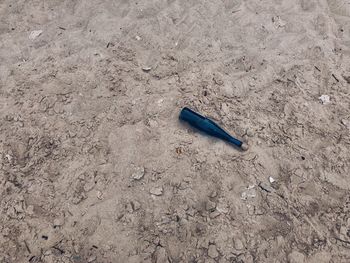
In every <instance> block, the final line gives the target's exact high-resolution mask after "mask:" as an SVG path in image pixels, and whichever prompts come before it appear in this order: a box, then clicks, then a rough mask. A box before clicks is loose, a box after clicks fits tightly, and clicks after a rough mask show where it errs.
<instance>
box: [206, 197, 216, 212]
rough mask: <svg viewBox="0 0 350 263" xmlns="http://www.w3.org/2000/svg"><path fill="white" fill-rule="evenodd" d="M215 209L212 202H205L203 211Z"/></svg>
mask: <svg viewBox="0 0 350 263" xmlns="http://www.w3.org/2000/svg"><path fill="white" fill-rule="evenodd" d="M215 208H216V204H215V203H214V202H212V201H210V200H208V201H207V202H206V204H205V209H206V210H207V211H211V212H212V211H214V210H215Z"/></svg>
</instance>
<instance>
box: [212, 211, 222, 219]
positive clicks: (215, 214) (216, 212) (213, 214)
mask: <svg viewBox="0 0 350 263" xmlns="http://www.w3.org/2000/svg"><path fill="white" fill-rule="evenodd" d="M220 214H221V213H220V212H219V211H214V212H211V213H210V215H209V217H210V218H211V219H214V218H216V217H218V216H219V215H220Z"/></svg>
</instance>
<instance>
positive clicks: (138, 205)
mask: <svg viewBox="0 0 350 263" xmlns="http://www.w3.org/2000/svg"><path fill="white" fill-rule="evenodd" d="M131 205H132V206H133V207H134V210H135V211H137V210H139V209H140V208H141V204H140V203H139V202H138V201H132V202H131Z"/></svg>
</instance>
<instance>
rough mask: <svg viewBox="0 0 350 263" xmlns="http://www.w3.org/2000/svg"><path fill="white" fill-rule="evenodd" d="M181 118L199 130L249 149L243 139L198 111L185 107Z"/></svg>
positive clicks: (243, 148)
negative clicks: (234, 135) (239, 138)
mask: <svg viewBox="0 0 350 263" xmlns="http://www.w3.org/2000/svg"><path fill="white" fill-rule="evenodd" d="M180 120H183V121H186V122H188V123H189V124H190V125H191V126H193V127H195V128H197V129H198V130H200V131H202V132H204V133H206V134H209V135H211V136H214V137H217V138H220V139H222V140H225V141H227V142H229V143H232V144H233V145H235V146H237V147H239V148H241V149H242V150H247V149H248V146H247V144H245V143H243V142H242V141H240V140H238V139H236V138H234V137H233V136H231V135H230V134H229V133H227V132H226V131H225V130H224V129H222V128H221V127H220V126H219V125H217V124H216V123H215V122H213V121H212V120H210V119H208V118H206V117H204V116H202V115H200V114H199V113H197V112H194V111H193V110H191V109H189V108H187V107H185V108H183V109H182V110H181V112H180Z"/></svg>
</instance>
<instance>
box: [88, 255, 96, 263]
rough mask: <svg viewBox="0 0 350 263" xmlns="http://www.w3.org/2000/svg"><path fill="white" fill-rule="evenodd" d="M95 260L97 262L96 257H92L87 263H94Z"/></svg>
mask: <svg viewBox="0 0 350 263" xmlns="http://www.w3.org/2000/svg"><path fill="white" fill-rule="evenodd" d="M95 260H96V256H91V257H89V258H88V260H87V262H89V263H90V262H93V261H95Z"/></svg>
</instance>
